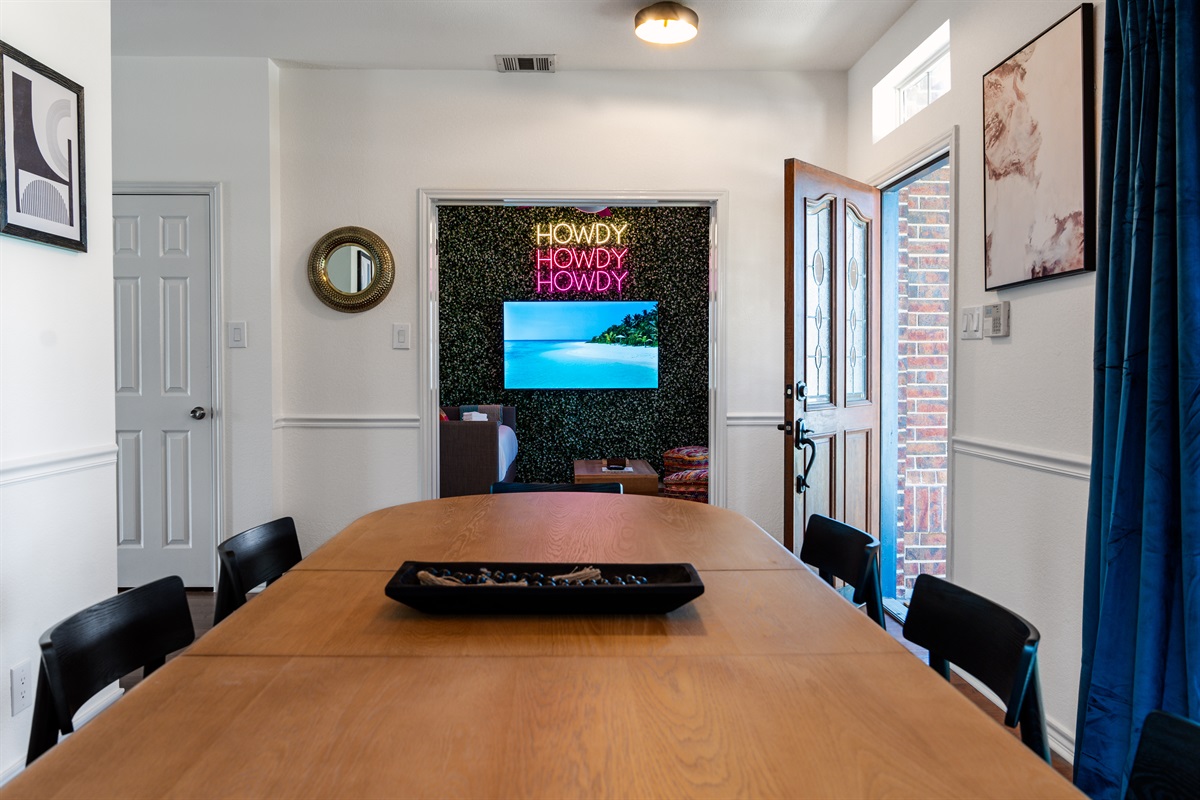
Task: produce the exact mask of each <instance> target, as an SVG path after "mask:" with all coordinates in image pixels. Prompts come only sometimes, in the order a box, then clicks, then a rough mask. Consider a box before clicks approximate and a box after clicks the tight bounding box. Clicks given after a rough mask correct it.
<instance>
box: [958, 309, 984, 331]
mask: <svg viewBox="0 0 1200 800" xmlns="http://www.w3.org/2000/svg"><path fill="white" fill-rule="evenodd" d="M958 330H959V338H960V339H982V338H983V308H982V307H980V306H968V307H966V308H963V309H961V310H960V311H959V326H958Z"/></svg>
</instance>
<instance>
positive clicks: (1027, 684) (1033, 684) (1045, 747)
mask: <svg viewBox="0 0 1200 800" xmlns="http://www.w3.org/2000/svg"><path fill="white" fill-rule="evenodd" d="M904 638H905V639H907V640H909V641H910V642H912V643H913V644H916V645H919V646H921V647H924V648H926V649H927V650H929V666H931V667H933V668H934V669H936V670H937V671H938V672H940V673H941V674H942V675H943V676H944V677H946V678H947V679H949V677H950V664H956V665H958V666H959V667H961V668H962V669H964V670H966V671H967V672H969V673H970V674H971V675H973V676H974V677H976V678H977V679H979V680H980V681H982V682H983V683H984V685H986V686H987V687H988V688H989V689H991V690H992V691H993V692H995V693H996V694H997V695H998V696H999V697H1000V699H1001V700H1003V701H1004V705H1005V716H1004V724H1005V725H1008V726H1009V727H1010V728H1015V727H1016V726H1017V723H1018V722H1020V724H1021V740H1022V741H1024V742H1025V744H1026V745H1027V746H1028V747H1029V748H1030V749H1031V750H1033V751H1034V752H1035V753H1037V754H1038V755H1039V756H1041V757H1042V758H1043V759H1045V760H1046V761H1047V762H1049V761H1050V749H1049V743H1048V740H1047V739H1046V720H1045V717H1044V716H1043V714H1042V695H1041V686H1040V685H1039V681H1038V672H1037V646H1038V641H1039V640H1040V639H1041V634H1039V633H1038V630H1037V628H1035V627H1033V625H1031V624H1030V623H1029V622H1027V621H1026V620H1024V619H1022V618H1021V617H1019V616H1018V615H1016V614H1014V613H1013V612H1011V611H1009V610H1008V609H1006V608H1004V607H1003V606H1001V605H999V604H997V603H994V602H992V601H991V600H988V599H987V598H986V597H981V596H979V595H977V594H975V593H974V592H971V591H968V590H967V589H964V588H962V587H961V586H955V585H954V584H953V583H950V582H949V581H946V580H942V579H941V578H936V577H934V576H933V575H918V576H917V580H916V583H915V584H914V585H913V590H912V597H911V599H910V600H909V605H908V616H907V617H906V619H905V620H904Z"/></svg>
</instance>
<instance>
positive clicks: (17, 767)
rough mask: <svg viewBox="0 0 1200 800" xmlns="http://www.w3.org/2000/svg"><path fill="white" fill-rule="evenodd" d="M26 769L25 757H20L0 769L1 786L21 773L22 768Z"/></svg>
mask: <svg viewBox="0 0 1200 800" xmlns="http://www.w3.org/2000/svg"><path fill="white" fill-rule="evenodd" d="M23 769H25V759H24V758H18V759H17V760H16V761H14V762H13V763H11V764H9V765H8V766H7V767H5V768H4V769H3V770H2V771H0V786H3V785H4V784H6V783H8V782H9V781H11V780H12V779H13V778H15V777H17V776H18V775H20V774H21V770H23Z"/></svg>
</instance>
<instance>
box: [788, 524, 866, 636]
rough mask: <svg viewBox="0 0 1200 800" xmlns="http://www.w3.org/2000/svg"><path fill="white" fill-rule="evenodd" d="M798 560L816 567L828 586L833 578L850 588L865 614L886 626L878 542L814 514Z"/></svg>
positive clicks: (806, 528)
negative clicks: (863, 606)
mask: <svg viewBox="0 0 1200 800" xmlns="http://www.w3.org/2000/svg"><path fill="white" fill-rule="evenodd" d="M800 560H801V561H803V562H804V563H805V564H810V565H812V566H814V567H816V568H817V573H818V574H819V575H820V576H821V577H822V578H824V579H825V580H826V581H828V582H829V585H830V586H832V585H833V579H834V578H838V579H840V580H843V581H845V582H846V583H848V584H849V585H851V586H853V587H854V602H855V603H858V604H861V605H865V606H866V607H867V615H868V616H870V617H871V619H873V620H875V622H877V623H879V625H880V627H885V623H884V620H883V589H882V585H881V583H880V577H879V540H878V539H876V538H875V537H874V536H872V535H870V534H869V533H865V532H863V531H860V530H859V529H858V528H854V527H851V526H850V525H847V524H846V523H844V522H838V521H837V520H834V519H830V518H829V517H825V516H822V515H820V514H813V515H812V516H810V517H809V518H808V525H806V526H805V528H804V543H803V544H802V545H801V546H800Z"/></svg>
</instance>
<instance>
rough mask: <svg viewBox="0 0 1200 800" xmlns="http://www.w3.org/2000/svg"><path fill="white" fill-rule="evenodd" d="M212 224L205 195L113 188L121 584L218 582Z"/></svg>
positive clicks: (118, 568)
mask: <svg viewBox="0 0 1200 800" xmlns="http://www.w3.org/2000/svg"><path fill="white" fill-rule="evenodd" d="M210 224H211V220H210V219H209V201H208V198H207V197H206V196H202V195H115V196H114V197H113V233H114V237H113V281H114V286H113V291H114V295H113V297H114V304H115V307H114V313H115V319H114V326H115V336H116V342H115V345H116V375H115V378H116V405H117V425H116V427H117V431H116V440H117V570H118V574H117V580H118V583H119V584H120V585H121V586H139V585H141V584H143V583H147V582H149V581H152V580H155V579H157V578H161V577H163V576H165V575H179V576H180V577H182V578H183V581H184V584H185V585H187V586H196V587H201V586H212V585H213V562H214V553H215V549H214V548H215V547H216V517H215V502H214V493H215V483H214V478H215V472H214V460H213V451H214V448H213V430H212V425H213V413H212V404H213V396H212V395H213V392H212V362H213V353H212V338H211V337H212V331H211V329H210V320H211V309H210V308H209V303H210V294H209V293H210V281H211V280H212V276H211V271H212V261H211V253H210V252H209V241H210V229H209V226H210ZM197 407H198V408H200V409H201V410H202V411H203V412H204V413H203V416H202V419H194V418H193V417H192V416H191V412H192V409H194V408H197Z"/></svg>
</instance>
